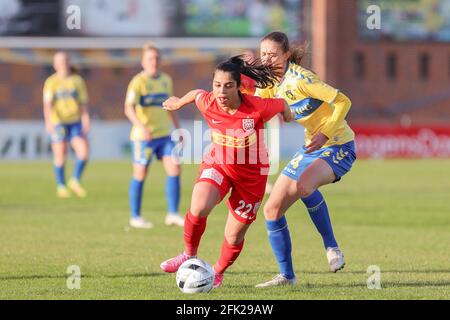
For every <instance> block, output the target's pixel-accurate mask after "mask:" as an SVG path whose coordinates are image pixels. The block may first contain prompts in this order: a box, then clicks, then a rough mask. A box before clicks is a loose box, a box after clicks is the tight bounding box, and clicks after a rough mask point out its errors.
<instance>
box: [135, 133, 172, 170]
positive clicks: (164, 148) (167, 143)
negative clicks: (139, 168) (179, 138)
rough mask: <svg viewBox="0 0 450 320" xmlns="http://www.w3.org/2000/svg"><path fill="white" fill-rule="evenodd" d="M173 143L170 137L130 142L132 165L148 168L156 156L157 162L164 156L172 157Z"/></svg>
mask: <svg viewBox="0 0 450 320" xmlns="http://www.w3.org/2000/svg"><path fill="white" fill-rule="evenodd" d="M173 148H175V143H174V142H173V141H172V140H171V139H170V137H163V138H158V139H153V140H151V141H131V155H132V157H133V163H136V164H141V165H143V166H148V165H149V164H150V163H151V162H152V159H153V156H154V155H156V158H157V159H158V160H161V159H162V158H163V157H164V156H172V150H173Z"/></svg>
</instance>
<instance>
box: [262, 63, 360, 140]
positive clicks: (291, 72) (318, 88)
mask: <svg viewBox="0 0 450 320" xmlns="http://www.w3.org/2000/svg"><path fill="white" fill-rule="evenodd" d="M256 95H258V96H260V97H262V98H283V99H284V100H285V101H286V102H287V103H288V104H289V105H290V107H291V109H292V110H293V111H294V112H295V120H296V121H297V122H298V123H300V124H301V125H303V126H304V128H305V140H306V141H305V142H306V144H309V143H310V141H311V138H312V137H313V136H314V135H315V134H316V133H318V132H322V133H323V134H325V135H326V136H327V137H328V138H329V140H328V142H327V143H326V144H325V145H324V146H323V147H328V146H331V145H336V144H344V143H347V142H349V141H352V140H354V138H355V134H354V132H353V131H352V129H351V128H350V127H349V126H348V124H347V122H346V121H345V120H344V119H342V120H339V122H338V123H332V122H333V121H334V119H335V118H336V117H335V116H334V117H333V113H334V108H335V107H334V106H333V103H334V102H335V100H336V98H337V97H338V95H339V90H337V89H335V88H333V87H331V86H329V85H328V84H326V83H324V82H322V81H321V80H320V79H319V78H318V77H317V75H316V74H314V73H313V72H311V71H309V70H307V69H305V68H302V67H301V66H299V65H297V64H295V63H293V62H290V63H289V65H288V66H287V71H286V73H285V75H284V77H283V79H282V80H281V82H280V83H278V84H276V85H275V86H274V87H273V88H267V89H258V90H257V91H256ZM346 111H348V110H346ZM339 112H340V111H339Z"/></svg>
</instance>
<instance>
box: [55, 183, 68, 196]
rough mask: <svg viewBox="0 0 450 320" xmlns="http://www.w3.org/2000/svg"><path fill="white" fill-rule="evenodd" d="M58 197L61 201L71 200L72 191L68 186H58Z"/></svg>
mask: <svg viewBox="0 0 450 320" xmlns="http://www.w3.org/2000/svg"><path fill="white" fill-rule="evenodd" d="M56 195H57V196H58V198H61V199H67V198H70V190H69V189H68V188H67V187H66V186H58V188H57V189H56Z"/></svg>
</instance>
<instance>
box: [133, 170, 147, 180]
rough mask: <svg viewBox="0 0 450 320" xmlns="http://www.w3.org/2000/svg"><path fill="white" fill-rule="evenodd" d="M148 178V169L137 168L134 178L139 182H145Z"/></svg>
mask: <svg viewBox="0 0 450 320" xmlns="http://www.w3.org/2000/svg"><path fill="white" fill-rule="evenodd" d="M146 176H147V169H146V168H138V167H135V168H134V169H133V178H134V179H136V180H138V181H143V180H144V179H145V177H146Z"/></svg>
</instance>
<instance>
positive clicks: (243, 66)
mask: <svg viewBox="0 0 450 320" xmlns="http://www.w3.org/2000/svg"><path fill="white" fill-rule="evenodd" d="M217 70H220V71H224V72H229V73H231V74H232V77H233V79H234V80H235V81H236V82H237V85H238V87H240V85H241V74H244V75H246V76H247V77H249V78H252V79H253V80H255V81H256V84H255V86H256V87H257V88H262V89H265V88H272V87H273V86H274V85H275V83H276V81H277V80H276V79H277V77H278V76H279V74H278V73H277V71H276V69H275V68H274V67H273V66H267V65H263V64H262V63H261V60H259V59H255V60H254V61H252V62H246V61H245V60H244V55H238V56H234V57H231V58H230V59H228V60H227V61H224V62H222V63H219V64H218V65H217V67H216V71H217Z"/></svg>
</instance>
